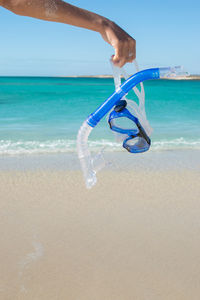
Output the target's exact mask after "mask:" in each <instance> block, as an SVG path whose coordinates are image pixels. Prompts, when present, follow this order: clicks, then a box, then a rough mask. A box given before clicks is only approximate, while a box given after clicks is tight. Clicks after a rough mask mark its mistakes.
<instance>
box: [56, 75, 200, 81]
mask: <svg viewBox="0 0 200 300" xmlns="http://www.w3.org/2000/svg"><path fill="white" fill-rule="evenodd" d="M61 77H64V78H113V75H80V76H61ZM162 79H164V80H200V75H188V76H176V77H171V78H162ZM162 79H161V80H162Z"/></svg>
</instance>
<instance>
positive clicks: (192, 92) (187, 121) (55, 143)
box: [0, 77, 200, 155]
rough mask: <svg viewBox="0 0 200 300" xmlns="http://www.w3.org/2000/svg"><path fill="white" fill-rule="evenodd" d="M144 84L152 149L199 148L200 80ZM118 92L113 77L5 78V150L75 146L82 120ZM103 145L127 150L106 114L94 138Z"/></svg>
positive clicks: (1, 135)
mask: <svg viewBox="0 0 200 300" xmlns="http://www.w3.org/2000/svg"><path fill="white" fill-rule="evenodd" d="M144 86H145V93H146V112H147V117H148V119H149V121H150V124H151V126H152V127H153V129H154V131H153V134H152V148H151V149H152V150H153V151H164V150H177V149H180V150H181V149H200V81H197V80H190V81H189V80H181V81H175V80H157V81H148V82H145V83H144ZM113 91H114V84H113V79H111V78H41V77H0V155H18V154H34V153H35V154H36V153H60V152H62V153H65V152H74V151H76V136H77V132H78V129H79V127H80V126H81V124H82V122H83V121H84V119H86V117H87V116H88V115H89V114H90V113H91V112H93V111H94V110H95V109H96V108H97V107H98V106H99V105H100V104H101V103H102V102H103V101H104V100H105V99H106V98H107V97H108V96H109V95H110V94H111V93H113ZM128 98H133V99H134V95H133V94H131V93H130V94H129V97H128ZM102 146H104V147H105V151H121V150H123V148H122V147H121V145H120V144H118V143H116V141H115V138H114V135H113V134H112V132H111V130H110V129H109V126H108V124H107V122H106V118H104V120H102V122H101V123H99V125H98V126H97V128H95V129H94V130H93V133H92V135H91V137H90V147H91V149H93V150H99V149H100V148H101V147H102ZM123 151H125V150H123Z"/></svg>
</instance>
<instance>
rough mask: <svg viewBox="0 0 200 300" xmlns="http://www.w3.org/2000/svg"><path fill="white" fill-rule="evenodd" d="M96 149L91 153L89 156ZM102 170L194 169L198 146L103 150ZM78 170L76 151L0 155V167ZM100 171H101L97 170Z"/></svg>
mask: <svg viewBox="0 0 200 300" xmlns="http://www.w3.org/2000/svg"><path fill="white" fill-rule="evenodd" d="M97 154H98V153H96V152H95V153H92V157H93V156H95V155H97ZM103 157H104V159H105V162H106V166H105V168H104V169H103V171H116V172H117V171H130V170H137V171H139V170H143V171H144V170H148V171H156V170H163V171H167V170H196V171H200V150H192V149H191V150H183V149H182V150H164V151H151V150H150V151H148V152H146V153H141V154H130V153H128V152H125V151H123V152H103ZM27 170H31V171H34V170H57V171H80V170H81V169H80V163H79V159H78V157H77V154H76V153H54V154H50V153H46V154H30V155H24V154H22V155H6V156H0V171H27ZM99 173H101V171H100V172H99Z"/></svg>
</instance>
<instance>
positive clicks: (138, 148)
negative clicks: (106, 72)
mask: <svg viewBox="0 0 200 300" xmlns="http://www.w3.org/2000/svg"><path fill="white" fill-rule="evenodd" d="M121 74H123V75H124V74H125V73H119V74H118V75H119V78H120V75H121ZM177 74H180V67H175V68H152V69H146V70H143V71H140V72H137V73H135V74H134V75H132V76H131V77H129V78H127V75H126V74H125V75H124V77H125V78H127V80H125V82H124V83H123V84H121V85H120V84H119V83H121V80H120V79H119V78H118V84H117V85H116V87H117V88H116V90H115V92H114V93H113V94H112V95H111V96H110V97H108V98H107V99H106V100H105V101H104V102H103V103H102V104H101V105H100V106H99V107H98V108H97V109H96V110H95V111H94V112H93V113H91V114H90V115H89V116H88V118H87V119H86V120H85V122H84V123H83V125H82V126H81V128H80V130H79V132H78V137H77V151H78V157H79V159H80V163H81V167H82V171H83V173H84V177H85V182H86V186H87V188H91V187H92V186H93V185H94V184H95V183H96V181H97V180H96V173H97V171H98V170H97V169H96V168H95V161H94V159H92V158H91V155H90V151H89V149H88V145H87V141H88V137H89V134H90V133H91V131H92V129H93V128H94V127H95V126H96V125H97V124H98V123H99V122H100V121H101V119H102V118H103V117H104V116H105V115H107V114H108V112H110V110H111V109H112V108H113V107H114V110H113V111H112V112H111V113H110V115H109V119H108V123H109V126H110V129H111V130H112V131H114V132H117V133H118V134H121V135H122V136H123V147H124V148H125V149H126V150H127V151H129V152H131V153H141V152H145V151H147V150H149V148H150V145H151V140H150V138H149V134H150V133H151V128H150V126H149V124H148V121H147V119H146V114H145V108H144V88H143V85H142V82H143V81H146V80H152V79H160V78H170V77H173V76H174V77H175V76H176V75H177ZM115 79H116V78H115ZM115 83H116V82H115ZM138 84H141V92H140V91H139V90H138V89H137V88H136V86H137V85H138ZM131 89H134V91H135V93H136V95H137V96H138V98H139V100H141V101H140V102H141V103H140V105H139V106H138V105H137V104H136V103H135V102H134V101H130V100H128V106H127V100H126V98H125V96H126V95H127V94H128V92H129V91H130V90H131ZM142 91H143V94H142ZM130 109H131V111H130ZM122 118H126V119H129V120H131V121H132V123H133V127H132V128H122V127H121V126H119V125H117V124H116V121H117V120H120V119H122Z"/></svg>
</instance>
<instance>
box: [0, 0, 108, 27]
mask: <svg viewBox="0 0 200 300" xmlns="http://www.w3.org/2000/svg"><path fill="white" fill-rule="evenodd" d="M0 4H1V5H2V6H3V7H5V8H7V9H9V10H11V11H12V12H14V13H16V14H18V15H22V16H28V17H33V18H37V19H41V20H47V21H53V22H60V23H65V24H69V25H74V26H78V27H83V28H86V29H90V30H93V31H97V32H101V31H102V27H103V26H104V24H105V23H106V22H109V20H107V19H106V18H104V17H102V16H100V15H97V14H95V13H93V12H90V11H87V10H85V9H81V8H79V7H76V6H73V5H71V4H69V3H66V2H64V1H62V0H3V1H1V0H0Z"/></svg>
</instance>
